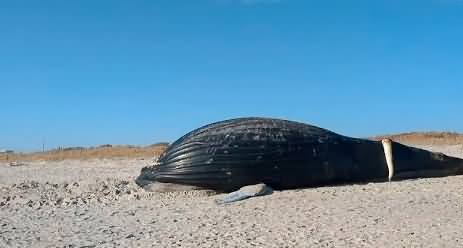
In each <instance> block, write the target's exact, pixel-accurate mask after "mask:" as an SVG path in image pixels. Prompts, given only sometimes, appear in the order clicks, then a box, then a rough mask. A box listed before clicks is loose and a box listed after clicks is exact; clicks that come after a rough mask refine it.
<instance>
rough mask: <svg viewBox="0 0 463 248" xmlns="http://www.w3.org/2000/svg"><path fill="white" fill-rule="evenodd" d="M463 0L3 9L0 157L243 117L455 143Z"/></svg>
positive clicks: (146, 137) (462, 121)
mask: <svg viewBox="0 0 463 248" xmlns="http://www.w3.org/2000/svg"><path fill="white" fill-rule="evenodd" d="M462 44H463V1H460V0H432V1H429V0H428V1H426V0H419V1H406V0H404V1H398V0H384V1H374V0H373V1H372V0H365V1H345V0H327V1H325V0H324V1H321V0H320V1H310V0H279V1H277V0H194V1H193V0H184V1H175V0H153V1H136V0H134V1H118V0H110V1H109V0H108V1H94V0H89V1H58V0H56V1H48V0H41V1H22V0H18V1H1V2H0V86H1V87H0V92H1V94H0V104H1V107H2V110H1V112H0V113H1V114H2V116H1V117H0V120H1V121H0V148H2V147H3V148H11V149H16V150H23V151H30V150H38V149H40V147H41V143H42V139H45V142H46V146H47V148H52V147H56V146H88V145H97V144H105V143H113V144H151V143H155V142H160V141H174V140H175V139H177V138H178V137H179V136H181V135H183V134H184V133H186V132H188V131H190V130H191V129H194V128H197V127H199V126H201V125H204V124H207V123H210V122H213V121H219V120H222V119H227V118H233V117H241V116H269V117H279V118H286V119H291V120H297V121H302V122H307V123H312V124H315V125H318V126H321V127H324V128H328V129H331V130H334V131H336V132H339V133H342V134H345V135H351V136H360V137H364V136H369V135H373V134H382V133H392V132H403V131H414V130H449V131H460V132H463V111H462V107H463V45H462Z"/></svg>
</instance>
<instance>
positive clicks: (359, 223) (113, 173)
mask: <svg viewBox="0 0 463 248" xmlns="http://www.w3.org/2000/svg"><path fill="white" fill-rule="evenodd" d="M425 148H427V149H431V150H434V151H441V152H444V153H447V154H449V155H454V156H459V157H463V147H461V146H439V147H437V146H434V147H429V146H427V147H425ZM147 163H148V162H147V161H145V160H136V159H117V160H116V159H111V160H87V161H77V160H68V161H61V162H29V163H26V164H25V165H23V166H17V167H11V166H8V164H0V247H461V246H463V200H462V199H463V198H462V196H463V176H454V177H446V178H431V179H419V180H407V181H400V182H392V183H369V184H357V185H344V186H333V187H321V188H312V189H301V190H289V191H281V192H278V191H277V192H274V193H273V194H272V195H268V196H262V197H256V198H250V199H247V200H244V201H241V202H235V203H231V204H226V205H217V204H216V203H215V200H217V199H220V198H222V197H223V195H211V194H210V193H208V192H201V191H199V192H179V193H165V194H157V193H148V192H144V191H143V190H142V189H140V188H138V187H137V186H136V185H135V184H134V182H133V180H134V178H135V177H136V176H137V175H138V173H139V171H140V169H141V168H142V167H143V166H144V165H146V164H147Z"/></svg>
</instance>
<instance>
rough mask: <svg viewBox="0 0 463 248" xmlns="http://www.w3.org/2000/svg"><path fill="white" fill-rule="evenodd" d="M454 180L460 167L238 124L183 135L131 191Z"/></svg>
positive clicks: (362, 144) (291, 125) (415, 154)
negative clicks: (136, 188)
mask: <svg viewBox="0 0 463 248" xmlns="http://www.w3.org/2000/svg"><path fill="white" fill-rule="evenodd" d="M458 174H463V160H462V159H458V158H454V157H449V156H446V155H444V154H442V153H433V152H429V151H426V150H422V149H417V148H412V147H408V146H405V145H402V144H400V143H396V142H392V141H390V140H383V141H382V142H381V141H372V140H366V139H358V138H351V137H346V136H343V135H339V134H336V133H334V132H331V131H329V130H326V129H323V128H319V127H315V126H312V125H308V124H304V123H299V122H293V121H288V120H280V119H270V118H239V119H231V120H226V121H221V122H217V123H213V124H210V125H206V126H204V127H201V128H199V129H196V130H194V131H192V132H190V133H188V134H186V135H184V136H183V137H181V138H180V139H178V140H177V141H175V142H174V143H172V144H171V145H170V146H169V147H168V149H167V150H166V151H165V152H164V153H163V154H162V155H161V156H160V157H159V158H158V160H157V161H156V163H155V164H154V165H152V166H148V167H145V168H143V169H142V170H141V174H140V176H139V177H138V178H137V179H136V183H137V184H138V185H140V186H141V187H145V188H150V187H153V185H154V186H156V184H158V185H161V188H163V187H164V190H171V189H173V188H175V187H177V186H178V187H182V188H185V187H187V188H188V187H193V188H195V189H210V190H215V191H220V192H231V191H234V190H237V189H239V188H241V187H243V186H246V185H254V184H259V183H264V184H266V185H268V186H270V187H272V188H273V189H277V190H281V189H291V188H301V187H313V186H323V185H330V184H340V183H356V182H368V181H378V180H380V181H381V180H388V179H389V180H391V179H392V180H395V179H404V178H417V177H440V176H448V175H458ZM165 185H168V186H167V188H166V187H165ZM154 188H155V189H156V187H154Z"/></svg>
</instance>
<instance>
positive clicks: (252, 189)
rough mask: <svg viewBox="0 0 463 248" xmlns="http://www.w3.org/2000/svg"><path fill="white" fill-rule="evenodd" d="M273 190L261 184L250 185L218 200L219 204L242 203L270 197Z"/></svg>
mask: <svg viewBox="0 0 463 248" xmlns="http://www.w3.org/2000/svg"><path fill="white" fill-rule="evenodd" d="M272 193H273V189H272V188H271V187H269V186H267V185H266V184H263V183H259V184H255V185H248V186H244V187H242V188H240V189H239V190H237V191H234V192H231V193H229V194H227V195H226V196H225V197H224V198H223V199H220V200H217V201H216V202H217V204H226V203H231V202H236V201H241V200H244V199H247V198H250V197H256V196H262V195H270V194H272Z"/></svg>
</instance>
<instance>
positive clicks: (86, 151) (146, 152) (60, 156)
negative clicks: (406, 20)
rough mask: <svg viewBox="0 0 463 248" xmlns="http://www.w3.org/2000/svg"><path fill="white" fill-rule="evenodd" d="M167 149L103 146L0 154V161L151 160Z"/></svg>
mask: <svg viewBox="0 0 463 248" xmlns="http://www.w3.org/2000/svg"><path fill="white" fill-rule="evenodd" d="M166 148H167V144H156V145H151V146H146V147H138V146H111V145H103V146H99V147H94V148H83V147H74V148H64V149H55V150H50V151H46V152H36V153H13V154H0V161H42V160H43V161H56V160H65V159H102V158H152V157H154V156H158V155H159V154H161V153H162V152H163V151H164V150H165V149H166Z"/></svg>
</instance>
